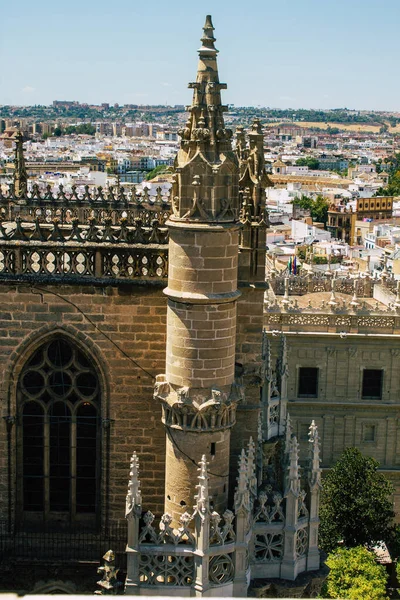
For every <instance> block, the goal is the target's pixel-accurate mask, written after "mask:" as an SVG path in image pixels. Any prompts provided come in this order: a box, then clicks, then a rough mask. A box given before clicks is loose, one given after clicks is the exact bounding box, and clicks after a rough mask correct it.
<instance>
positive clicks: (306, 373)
mask: <svg viewBox="0 0 400 600" xmlns="http://www.w3.org/2000/svg"><path fill="white" fill-rule="evenodd" d="M299 396H300V397H302V398H316V397H317V396H318V369H316V368H314V367H301V368H300V369H299Z"/></svg>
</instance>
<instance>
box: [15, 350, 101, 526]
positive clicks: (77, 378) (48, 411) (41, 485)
mask: <svg viewBox="0 0 400 600" xmlns="http://www.w3.org/2000/svg"><path fill="white" fill-rule="evenodd" d="M18 414H19V418H18V425H19V428H18V430H19V444H18V446H19V478H18V482H19V490H18V491H19V506H20V507H21V510H22V512H23V516H24V519H27V520H28V521H29V520H33V521H35V520H36V521H38V520H40V521H43V519H44V521H45V522H51V521H61V522H66V523H77V522H78V523H88V524H89V523H90V524H94V515H95V513H96V512H97V506H98V496H99V467H100V464H99V457H100V436H99V423H100V386H99V380H98V377H97V374H96V370H95V368H94V367H93V365H92V364H91V363H90V361H89V360H88V359H87V358H86V356H85V355H84V354H83V353H82V351H81V350H79V349H78V348H77V347H76V346H75V345H74V344H72V343H70V342H69V341H67V340H66V339H65V338H59V339H52V340H50V341H49V342H47V343H45V344H44V345H42V346H41V347H40V348H39V349H38V350H36V352H35V353H34V354H33V355H32V357H31V358H30V359H29V360H28V362H27V363H26V365H25V366H24V368H23V370H22V372H21V375H20V378H19V383H18Z"/></svg>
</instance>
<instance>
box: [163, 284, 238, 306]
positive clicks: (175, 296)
mask: <svg viewBox="0 0 400 600" xmlns="http://www.w3.org/2000/svg"><path fill="white" fill-rule="evenodd" d="M163 293H164V294H165V295H166V296H168V298H169V299H170V300H173V301H174V302H180V303H181V304H223V303H226V302H235V300H237V299H238V298H240V296H241V295H242V293H241V292H240V291H239V290H236V291H235V292H226V293H222V294H199V293H196V292H179V291H176V290H173V289H171V288H170V287H166V288H165V289H164V290H163Z"/></svg>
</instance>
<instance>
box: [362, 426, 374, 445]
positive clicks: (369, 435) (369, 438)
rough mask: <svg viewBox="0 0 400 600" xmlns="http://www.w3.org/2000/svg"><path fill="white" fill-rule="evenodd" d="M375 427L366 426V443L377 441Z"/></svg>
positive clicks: (364, 431)
mask: <svg viewBox="0 0 400 600" xmlns="http://www.w3.org/2000/svg"><path fill="white" fill-rule="evenodd" d="M375 431H376V427H375V425H364V428H363V433H364V435H363V441H364V442H374V441H375Z"/></svg>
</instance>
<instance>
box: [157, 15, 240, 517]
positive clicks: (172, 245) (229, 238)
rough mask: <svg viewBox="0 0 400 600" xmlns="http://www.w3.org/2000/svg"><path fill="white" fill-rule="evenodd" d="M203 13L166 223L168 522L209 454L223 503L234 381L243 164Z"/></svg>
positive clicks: (163, 394)
mask: <svg viewBox="0 0 400 600" xmlns="http://www.w3.org/2000/svg"><path fill="white" fill-rule="evenodd" d="M213 31H214V28H213V25H212V22H211V17H210V16H208V17H207V18H206V23H205V26H204V34H203V37H202V38H201V42H202V45H201V48H200V49H199V64H198V71H197V79H196V82H195V83H191V84H189V87H191V88H192V89H193V102H192V105H191V107H190V108H189V118H188V120H187V122H186V125H185V127H184V128H183V129H182V130H181V131H180V136H181V138H182V139H181V147H180V150H179V152H178V155H177V157H176V162H175V172H176V174H175V180H174V184H173V189H172V197H171V204H172V215H171V217H170V219H169V221H168V227H169V236H170V238H169V275H168V287H167V288H166V289H165V294H166V295H167V296H168V317H167V364H166V374H165V375H161V376H159V377H158V378H157V383H156V388H155V397H156V398H158V399H159V400H160V401H161V403H162V407H163V421H164V423H165V426H166V433H167V444H166V484H165V510H166V512H168V513H169V514H171V515H172V517H173V521H174V524H177V523H178V519H179V516H180V515H181V514H182V513H183V512H185V510H187V507H190V506H191V505H192V502H193V500H192V499H193V495H194V493H195V486H196V483H197V464H198V462H199V460H200V458H201V456H203V455H204V456H205V457H206V458H207V460H208V461H209V464H210V467H209V478H210V480H209V493H210V498H211V504H212V507H213V508H214V509H215V510H222V511H223V510H224V509H225V507H226V505H227V495H228V475H229V452H230V432H231V428H232V426H233V425H234V423H235V411H236V404H237V402H238V400H239V399H240V397H241V390H240V388H239V387H238V386H236V384H235V380H234V371H235V340H236V301H237V299H238V297H239V296H240V292H239V291H238V289H237V273H238V252H239V239H238V237H239V229H240V223H239V198H238V183H239V167H238V159H237V156H236V154H235V153H234V152H233V150H232V147H231V137H232V132H231V131H230V130H228V129H226V128H225V125H224V119H223V112H224V111H225V110H226V107H224V106H222V105H221V95H220V91H221V89H226V84H222V83H220V82H219V77H218V70H217V60H216V59H217V52H218V51H217V50H216V48H215V47H214V41H215V38H214V36H213Z"/></svg>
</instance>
